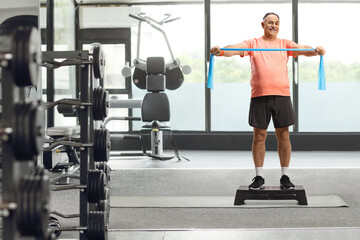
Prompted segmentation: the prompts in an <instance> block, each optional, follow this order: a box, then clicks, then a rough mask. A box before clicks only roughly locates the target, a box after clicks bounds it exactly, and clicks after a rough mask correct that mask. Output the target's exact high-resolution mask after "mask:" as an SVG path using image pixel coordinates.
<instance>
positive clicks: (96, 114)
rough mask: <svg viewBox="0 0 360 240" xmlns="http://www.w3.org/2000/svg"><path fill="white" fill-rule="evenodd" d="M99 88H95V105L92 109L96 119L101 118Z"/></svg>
mask: <svg viewBox="0 0 360 240" xmlns="http://www.w3.org/2000/svg"><path fill="white" fill-rule="evenodd" d="M99 90H100V89H99V88H98V87H97V88H94V90H93V105H92V111H93V118H94V120H95V121H97V120H98V119H100V116H99V111H97V110H98V108H99V100H100V96H99Z"/></svg>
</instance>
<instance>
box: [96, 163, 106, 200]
mask: <svg viewBox="0 0 360 240" xmlns="http://www.w3.org/2000/svg"><path fill="white" fill-rule="evenodd" d="M99 171H100V181H99V183H98V186H99V191H98V193H99V199H100V200H105V199H106V188H105V187H106V185H107V177H106V174H105V173H104V172H103V171H102V170H99Z"/></svg>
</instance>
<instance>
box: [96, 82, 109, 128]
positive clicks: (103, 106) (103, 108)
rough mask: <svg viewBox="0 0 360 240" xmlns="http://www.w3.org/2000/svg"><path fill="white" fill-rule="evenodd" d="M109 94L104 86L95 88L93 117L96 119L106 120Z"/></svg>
mask: <svg viewBox="0 0 360 240" xmlns="http://www.w3.org/2000/svg"><path fill="white" fill-rule="evenodd" d="M108 106H109V94H108V92H107V91H105V90H104V89H103V88H102V87H97V88H95V89H94V93H93V118H94V120H96V121H104V119H105V118H106V117H107V115H108Z"/></svg>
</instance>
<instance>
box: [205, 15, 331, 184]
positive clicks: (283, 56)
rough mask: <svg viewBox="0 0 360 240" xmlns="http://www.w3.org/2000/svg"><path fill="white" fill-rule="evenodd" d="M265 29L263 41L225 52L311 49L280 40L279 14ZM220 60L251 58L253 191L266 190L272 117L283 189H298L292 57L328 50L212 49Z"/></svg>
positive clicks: (266, 22)
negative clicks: (291, 173) (292, 169)
mask: <svg viewBox="0 0 360 240" xmlns="http://www.w3.org/2000/svg"><path fill="white" fill-rule="evenodd" d="M261 26H262V28H263V29H264V35H263V36H262V37H261V38H254V39H249V40H246V41H244V42H242V43H239V44H234V45H228V46H226V47H225V48H297V49H309V48H312V47H310V46H304V45H299V44H296V43H294V42H293V41H290V40H286V39H279V38H277V35H278V33H279V26H280V18H279V16H278V15H277V14H276V13H272V12H271V13H266V14H265V16H264V18H263V21H262V22H261ZM210 53H212V54H214V55H216V56H224V57H231V56H234V55H240V56H241V57H244V56H249V57H250V63H251V81H250V85H251V103H250V111H249V124H250V126H252V127H253V143H252V155H253V160H254V164H255V171H256V176H255V177H254V178H253V182H252V183H251V184H250V185H249V189H254V190H255V189H261V188H264V186H265V179H264V178H263V165H264V159H265V140H266V136H267V127H268V125H269V123H270V119H271V117H272V118H273V124H274V127H275V135H276V138H277V141H278V154H279V158H280V164H281V179H280V187H281V188H282V189H294V187H295V186H294V184H292V182H291V181H290V178H289V177H288V176H287V172H288V168H289V163H290V155H291V143H290V138H289V126H291V125H293V124H294V123H295V118H294V112H293V109H292V103H291V98H290V86H289V79H288V73H287V62H288V59H289V56H292V57H297V56H300V55H304V56H309V57H310V56H316V55H324V54H325V49H324V48H323V47H317V48H316V50H315V51H314V50H309V51H293V52H291V51H223V50H220V47H219V46H215V47H213V48H211V49H210Z"/></svg>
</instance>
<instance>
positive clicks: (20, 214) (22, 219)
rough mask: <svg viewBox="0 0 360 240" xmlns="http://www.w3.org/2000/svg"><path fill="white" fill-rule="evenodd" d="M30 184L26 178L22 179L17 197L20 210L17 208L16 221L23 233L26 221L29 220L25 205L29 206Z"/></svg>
mask: <svg viewBox="0 0 360 240" xmlns="http://www.w3.org/2000/svg"><path fill="white" fill-rule="evenodd" d="M28 183H29V182H28V181H26V179H25V178H22V179H21V180H20V183H19V193H18V196H17V206H18V208H17V215H16V221H17V226H18V229H19V230H20V231H23V229H24V228H25V225H26V220H27V219H26V213H25V209H26V206H25V204H27V197H26V194H27V191H26V189H28Z"/></svg>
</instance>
